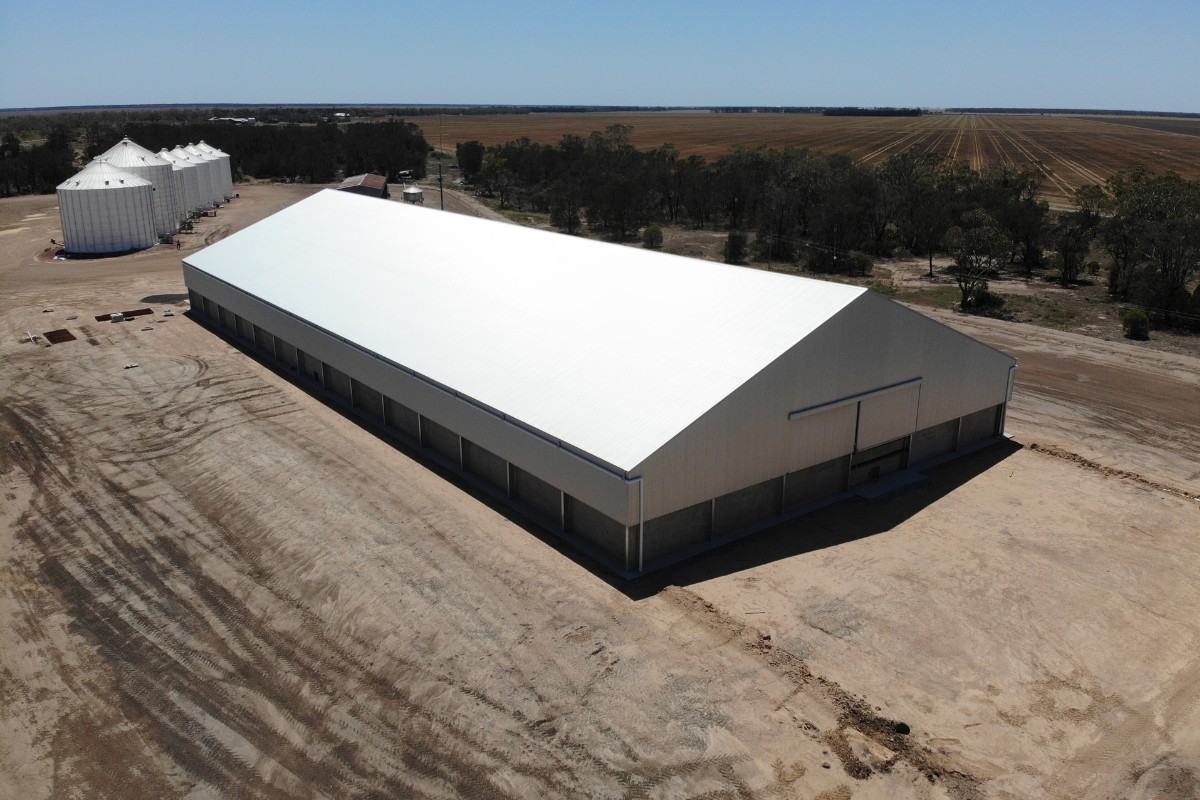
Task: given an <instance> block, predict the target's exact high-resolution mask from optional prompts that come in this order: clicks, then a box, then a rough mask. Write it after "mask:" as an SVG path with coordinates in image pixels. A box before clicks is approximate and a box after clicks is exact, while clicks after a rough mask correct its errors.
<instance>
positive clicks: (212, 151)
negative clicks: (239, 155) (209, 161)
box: [196, 139, 229, 157]
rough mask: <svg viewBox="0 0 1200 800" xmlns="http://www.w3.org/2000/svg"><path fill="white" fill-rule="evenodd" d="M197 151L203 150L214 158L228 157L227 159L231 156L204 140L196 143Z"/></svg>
mask: <svg viewBox="0 0 1200 800" xmlns="http://www.w3.org/2000/svg"><path fill="white" fill-rule="evenodd" d="M196 149H198V150H202V151H204V152H205V153H208V154H209V155H212V156H226V157H228V156H229V154H228V153H226V152H224V151H223V150H221V148H219V147H213V146H212V145H211V144H209V143H208V142H206V141H204V140H203V139H201V140H200V141H198V142H196Z"/></svg>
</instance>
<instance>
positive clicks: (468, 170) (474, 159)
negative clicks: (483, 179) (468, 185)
mask: <svg viewBox="0 0 1200 800" xmlns="http://www.w3.org/2000/svg"><path fill="white" fill-rule="evenodd" d="M486 152H487V148H485V147H484V146H483V143H482V142H480V141H477V140H475V139H472V140H471V141H469V142H462V143H461V144H456V145H455V146H454V157H455V158H456V159H457V160H458V168H459V169H461V170H462V174H463V178H465V179H466V180H468V181H472V182H473V181H474V180H475V177H476V176H477V175H479V172H480V170H482V169H483V155H484V153H486Z"/></svg>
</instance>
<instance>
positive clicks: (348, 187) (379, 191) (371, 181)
mask: <svg viewBox="0 0 1200 800" xmlns="http://www.w3.org/2000/svg"><path fill="white" fill-rule="evenodd" d="M338 188H339V189H341V190H342V191H343V192H353V193H354V194H362V195H366V196H367V197H383V198H387V197H388V185H387V178H385V177H384V176H382V175H376V174H374V173H372V172H367V173H364V174H362V175H352V176H350V177H349V178H346V180H344V181H342V183H341V185H340V186H338Z"/></svg>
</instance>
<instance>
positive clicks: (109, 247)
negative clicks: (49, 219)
mask: <svg viewBox="0 0 1200 800" xmlns="http://www.w3.org/2000/svg"><path fill="white" fill-rule="evenodd" d="M153 195H154V186H153V185H152V184H151V183H150V181H148V180H146V179H145V178H139V177H138V176H137V175H133V174H131V173H128V172H124V171H122V170H119V169H117V168H116V167H114V166H113V165H111V164H108V163H106V162H104V161H99V160H97V161H93V162H92V163H91V164H88V165H87V167H85V168H84V169H83V170H82V171H81V172H80V173H79V174H77V175H75V176H74V177H72V178H69V179H68V180H66V181H64V182H62V183H60V184H59V185H58V211H59V215H60V217H61V219H62V227H63V238H64V240H65V241H66V246H67V250H68V251H69V252H72V253H123V252H125V251H128V250H140V249H142V248H144V247H151V246H153V245H154V244H156V243H157V242H158V236H157V235H155V232H154V200H153Z"/></svg>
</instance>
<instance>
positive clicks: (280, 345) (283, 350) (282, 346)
mask: <svg viewBox="0 0 1200 800" xmlns="http://www.w3.org/2000/svg"><path fill="white" fill-rule="evenodd" d="M275 352H276V355H277V356H278V357H279V360H280V361H282V362H283V363H284V364H287V365H288V366H289V367H291V368H292V369H299V368H300V362H299V360H298V357H297V354H296V348H295V346H294V345H291V344H289V343H287V342H285V341H284V340H283V339H276V340H275Z"/></svg>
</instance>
